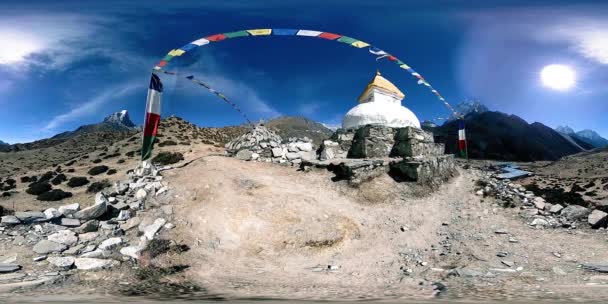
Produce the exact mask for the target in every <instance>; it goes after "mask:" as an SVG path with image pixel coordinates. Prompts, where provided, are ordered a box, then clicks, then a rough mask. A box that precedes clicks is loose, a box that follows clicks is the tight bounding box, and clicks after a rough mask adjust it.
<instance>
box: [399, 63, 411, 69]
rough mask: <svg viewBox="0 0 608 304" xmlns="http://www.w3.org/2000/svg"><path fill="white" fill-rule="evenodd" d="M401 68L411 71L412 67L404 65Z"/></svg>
mask: <svg viewBox="0 0 608 304" xmlns="http://www.w3.org/2000/svg"><path fill="white" fill-rule="evenodd" d="M399 67H400V68H402V69H404V70H407V69H411V68H410V66H409V65H407V64H405V63H404V64H402V65H400V66H399Z"/></svg>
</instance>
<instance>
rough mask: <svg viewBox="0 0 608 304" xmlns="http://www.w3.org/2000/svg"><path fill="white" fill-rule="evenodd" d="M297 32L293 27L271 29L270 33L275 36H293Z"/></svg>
mask: <svg viewBox="0 0 608 304" xmlns="http://www.w3.org/2000/svg"><path fill="white" fill-rule="evenodd" d="M297 33H298V30H294V29H272V34H273V35H275V36H293V35H295V34H297Z"/></svg>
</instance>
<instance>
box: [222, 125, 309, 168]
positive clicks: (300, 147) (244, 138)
mask: <svg viewBox="0 0 608 304" xmlns="http://www.w3.org/2000/svg"><path fill="white" fill-rule="evenodd" d="M226 152H227V153H228V155H230V156H234V157H236V158H238V159H241V160H247V161H261V162H272V163H278V164H286V165H293V166H299V165H300V164H301V163H302V161H303V160H305V161H310V160H313V159H316V158H317V154H316V152H315V150H314V146H313V144H312V140H311V139H309V138H307V137H304V138H296V137H292V138H289V139H288V140H287V141H285V142H284V141H283V139H282V138H281V136H279V135H278V134H276V133H274V132H273V131H271V130H269V129H268V128H266V127H265V126H264V125H257V126H256V127H254V128H253V129H251V130H250V131H249V132H247V133H245V134H243V135H241V136H239V137H238V138H236V139H234V140H232V141H231V142H229V143H228V144H226Z"/></svg>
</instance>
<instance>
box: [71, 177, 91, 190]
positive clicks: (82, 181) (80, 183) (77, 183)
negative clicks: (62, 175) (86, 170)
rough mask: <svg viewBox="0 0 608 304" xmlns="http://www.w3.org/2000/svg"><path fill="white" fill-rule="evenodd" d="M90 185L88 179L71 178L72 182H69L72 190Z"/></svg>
mask: <svg viewBox="0 0 608 304" xmlns="http://www.w3.org/2000/svg"><path fill="white" fill-rule="evenodd" d="M88 183H89V180H88V179H87V178H86V177H83V176H75V177H72V178H70V180H69V181H68V187H71V188H74V187H80V186H84V185H86V184H88Z"/></svg>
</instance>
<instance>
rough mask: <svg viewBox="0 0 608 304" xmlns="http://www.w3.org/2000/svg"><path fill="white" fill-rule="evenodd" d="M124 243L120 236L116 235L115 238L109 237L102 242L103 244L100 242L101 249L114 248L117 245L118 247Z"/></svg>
mask: <svg viewBox="0 0 608 304" xmlns="http://www.w3.org/2000/svg"><path fill="white" fill-rule="evenodd" d="M120 244H122V239H121V238H119V237H115V238H109V239H107V240H105V241H103V242H101V244H99V247H98V248H99V249H101V250H112V249H114V248H116V247H118V245H120Z"/></svg>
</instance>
